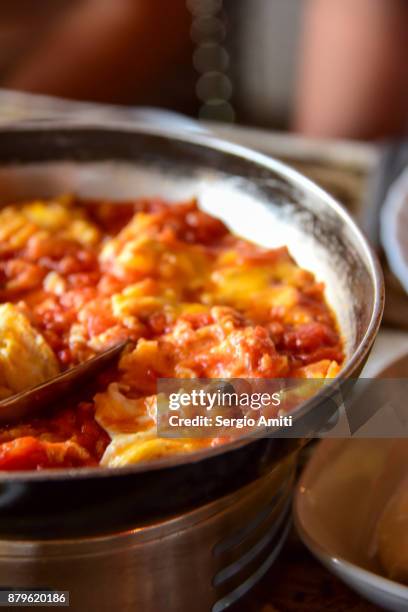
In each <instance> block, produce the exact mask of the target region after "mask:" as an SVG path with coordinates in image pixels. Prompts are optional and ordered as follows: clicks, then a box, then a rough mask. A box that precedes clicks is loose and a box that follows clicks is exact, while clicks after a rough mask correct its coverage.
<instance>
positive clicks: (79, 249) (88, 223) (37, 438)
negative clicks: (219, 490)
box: [0, 197, 343, 470]
mask: <svg viewBox="0 0 408 612" xmlns="http://www.w3.org/2000/svg"><path fill="white" fill-rule="evenodd" d="M0 282H1V285H0V287H1V288H0V303H2V306H0V329H1V331H2V347H1V351H0V391H1V394H2V397H5V396H6V395H10V394H12V393H15V392H16V391H19V390H21V389H22V388H25V387H29V386H32V385H33V384H36V383H37V382H41V381H43V380H45V379H47V378H48V377H51V376H52V375H54V374H55V373H57V372H59V371H63V370H65V369H66V368H69V367H71V366H72V365H74V364H77V363H79V362H82V361H83V360H86V359H88V358H90V357H91V356H93V355H95V354H96V353H97V352H98V351H101V350H103V349H104V348H107V347H108V346H110V345H111V344H113V343H115V342H117V341H118V340H121V339H125V338H128V339H130V341H131V342H132V343H133V344H132V348H130V349H129V350H127V351H125V353H124V354H123V356H122V357H121V359H120V362H119V364H118V367H117V368H115V369H111V370H110V371H108V372H106V373H104V374H103V375H102V376H100V377H99V379H98V381H96V388H95V389H93V390H92V392H91V391H90V390H85V389H84V390H83V392H81V393H82V395H81V394H80V397H78V398H74V397H72V398H68V399H67V401H66V402H65V403H64V404H63V405H61V406H53V407H52V408H51V409H50V410H49V411H48V413H47V414H46V415H42V416H38V417H37V418H31V419H29V420H24V421H22V422H21V423H19V424H17V425H13V426H12V425H10V426H6V427H3V428H1V429H0V469H2V470H19V469H40V468H50V467H75V466H97V465H103V466H122V465H126V464H129V463H136V462H139V461H145V460H150V459H154V458H158V457H162V456H164V455H168V454H172V453H184V452H189V451H191V450H195V449H197V448H200V447H202V446H209V445H216V444H220V443H221V442H222V440H221V439H212V440H204V439H201V440H200V439H194V440H192V439H161V438H158V437H157V434H156V406H157V396H156V381H157V380H158V379H159V378H196V377H202V378H240V377H241V378H260V377H262V378H277V377H279V378H284V377H297V378H299V377H300V378H326V377H333V376H335V375H336V374H337V373H338V371H339V368H340V367H341V365H342V361H343V345H342V340H341V337H340V334H339V331H338V328H337V324H336V321H335V317H334V315H333V313H332V312H331V310H330V308H329V307H328V305H327V303H326V301H325V296H324V285H323V284H321V283H319V282H317V281H316V280H315V278H314V276H313V275H312V274H311V273H310V272H308V271H306V270H303V269H302V268H300V267H299V266H298V265H297V264H296V262H295V261H294V260H293V259H292V257H291V256H290V254H289V253H288V251H287V249H286V248H285V247H282V248H278V249H274V250H267V249H263V248H261V247H259V246H256V245H254V244H252V243H250V242H248V241H246V240H243V239H241V238H239V237H237V236H234V235H232V234H231V233H230V232H229V231H228V229H227V228H226V226H225V225H224V224H223V223H221V222H220V221H219V220H217V219H215V218H213V217H211V216H209V215H208V214H206V213H204V212H202V211H201V210H200V209H199V208H198V206H197V203H196V202H195V201H188V202H181V203H178V204H172V205H169V204H167V203H166V202H163V201H161V200H158V199H148V200H138V201H136V202H127V203H109V202H102V201H100V202H94V201H92V202H91V201H81V200H79V199H76V198H75V197H61V198H58V199H54V200H52V201H34V202H28V203H22V204H17V205H10V206H7V207H5V208H3V209H2V210H1V211H0ZM17 355H18V357H17ZM18 359H19V360H20V361H21V363H20V364H19V365H18V364H17V360H18ZM17 368H18V372H17Z"/></svg>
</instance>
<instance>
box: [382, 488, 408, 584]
mask: <svg viewBox="0 0 408 612" xmlns="http://www.w3.org/2000/svg"><path fill="white" fill-rule="evenodd" d="M377 547H378V557H379V560H380V562H381V565H382V567H383V569H384V570H385V572H386V574H387V576H388V577H389V578H391V579H392V580H396V581H397V582H404V583H406V584H408V479H406V480H405V481H404V482H402V484H401V485H400V486H399V488H398V489H397V491H396V492H395V493H394V495H393V496H392V497H391V499H390V501H389V502H388V504H387V506H386V507H385V510H384V512H383V513H382V515H381V517H380V520H379V521H378V525H377Z"/></svg>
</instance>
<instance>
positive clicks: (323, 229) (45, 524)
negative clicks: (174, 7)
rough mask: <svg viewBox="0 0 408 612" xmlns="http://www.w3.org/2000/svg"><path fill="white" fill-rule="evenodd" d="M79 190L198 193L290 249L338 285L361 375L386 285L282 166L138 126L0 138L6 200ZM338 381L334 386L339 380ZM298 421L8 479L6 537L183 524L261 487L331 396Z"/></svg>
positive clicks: (16, 132)
mask: <svg viewBox="0 0 408 612" xmlns="http://www.w3.org/2000/svg"><path fill="white" fill-rule="evenodd" d="M63 192H75V193H77V194H79V195H81V196H84V197H103V198H113V199H117V200H121V199H122V200H123V199H129V198H134V197H138V196H164V197H165V198H166V199H168V200H177V199H182V198H187V197H191V196H197V197H198V199H199V202H200V205H201V206H202V207H203V208H204V209H205V210H207V211H209V212H210V213H212V214H214V215H216V216H219V217H220V218H222V219H223V220H224V221H225V222H226V223H227V224H228V225H229V226H230V227H231V228H232V230H233V231H235V232H237V233H239V234H241V235H242V236H244V237H246V238H248V239H251V240H253V241H256V242H258V243H259V244H262V245H264V246H269V247H274V246H279V245H283V244H286V245H287V246H288V247H289V249H290V251H291V253H292V255H293V256H294V257H295V258H296V260H297V261H298V263H299V264H300V265H301V266H302V267H305V268H307V269H309V270H311V271H313V272H314V273H315V275H316V277H317V278H318V279H321V280H323V281H324V282H325V283H326V287H327V296H328V300H329V302H330V304H331V306H332V307H333V309H334V311H335V312H336V314H337V317H338V320H339V324H340V327H341V330H342V333H343V335H344V338H345V342H346V352H347V358H346V364H345V367H344V369H343V371H342V374H341V378H342V380H346V379H350V378H352V377H355V376H357V375H358V373H359V371H360V370H361V368H362V366H363V364H364V362H365V360H366V358H367V356H368V353H369V350H370V347H371V345H372V343H373V341H374V338H375V336H376V333H377V331H378V327H379V324H380V320H381V315H382V309H383V285H382V275H381V272H380V269H379V267H378V263H377V261H376V259H375V256H374V255H373V253H372V252H371V250H370V247H369V246H368V244H367V242H366V240H365V239H364V237H363V236H362V234H361V233H360V231H359V230H358V228H357V227H356V225H355V224H354V222H353V221H352V220H351V218H350V217H349V216H348V214H347V213H346V212H345V211H344V210H343V208H342V207H341V206H340V205H339V204H338V203H337V202H336V201H334V200H333V199H332V198H331V197H330V196H329V195H327V194H326V193H324V192H323V191H322V190H321V189H319V188H318V187H317V186H315V185H314V184H313V183H311V182H310V181H308V180H307V179H305V178H303V177H302V176H301V175H299V174H298V173H297V172H295V171H293V170H291V169H290V168H288V167H287V166H285V165H283V164H281V163H280V162H278V161H276V160H274V159H271V158H269V157H266V156H263V155H261V154H258V153H255V152H253V151H250V150H247V149H244V148H242V147H239V146H237V145H235V144H230V143H226V142H221V141H218V140H215V139H213V138H211V137H208V136H203V135H200V134H198V135H197V134H189V135H177V134H175V133H174V132H167V131H165V130H162V129H160V130H159V129H157V130H156V129H154V130H153V129H152V128H145V127H142V126H134V125H125V124H120V125H108V126H103V127H102V126H90V125H78V124H76V125H75V124H71V123H58V124H56V123H53V124H44V125H41V126H38V125H37V126H35V125H32V126H30V125H24V126H20V127H19V126H16V127H7V128H2V129H1V131H0V203H6V202H10V201H16V200H19V199H22V198H32V197H34V198H35V197H47V196H52V195H56V194H60V193H63ZM335 382H336V381H334V383H335ZM335 390H336V388H335V385H334V384H333V385H332V386H330V387H329V389H326V391H325V395H324V397H323V396H317V397H315V398H313V399H312V400H310V401H307V402H305V403H304V404H303V405H302V406H301V407H300V408H299V409H298V410H297V412H296V417H295V424H296V428H297V429H295V430H294V431H298V433H299V438H297V439H296V438H293V437H290V438H289V437H285V438H280V437H271V438H262V439H255V440H254V439H252V440H248V439H246V440H238V441H235V442H233V443H231V444H227V445H225V446H223V447H222V448H218V449H209V450H205V451H200V452H197V453H195V454H193V455H184V456H176V457H169V458H167V459H163V460H157V461H153V462H151V463H148V464H138V465H134V466H128V467H125V468H119V469H102V468H100V469H94V468H92V469H88V468H83V469H75V470H54V471H51V470H44V471H39V472H20V473H0V537H3V536H10V535H13V536H17V537H31V538H32V537H41V538H47V537H53V538H56V537H63V536H70V535H78V536H79V535H90V534H93V533H101V532H104V531H108V530H112V529H126V528H129V527H130V526H132V527H135V525H137V524H143V523H144V522H146V521H151V520H154V519H156V518H163V517H166V516H170V515H172V514H173V513H178V512H181V511H184V510H187V509H189V508H193V507H195V506H197V505H199V504H202V503H205V502H209V501H211V500H213V499H215V498H217V497H219V496H220V495H224V494H227V493H230V492H232V491H234V490H236V489H237V488H238V487H240V486H242V485H244V484H246V483H248V482H250V481H251V480H254V479H256V478H258V477H259V476H260V475H261V474H262V473H264V472H265V471H266V470H268V469H270V468H271V466H272V465H273V464H275V463H276V462H277V461H279V460H280V459H281V458H282V457H284V456H287V455H288V454H289V453H292V452H295V451H296V450H297V449H298V448H299V446H300V445H302V444H303V440H302V439H301V437H300V436H303V435H304V433H305V432H306V431H308V430H309V429H313V428H314V427H316V425H317V424H321V425H323V424H324V422H325V420H327V418H328V417H329V416H330V415H331V414H332V412H333V405H334V404H333V402H332V401H331V395H334V394H335Z"/></svg>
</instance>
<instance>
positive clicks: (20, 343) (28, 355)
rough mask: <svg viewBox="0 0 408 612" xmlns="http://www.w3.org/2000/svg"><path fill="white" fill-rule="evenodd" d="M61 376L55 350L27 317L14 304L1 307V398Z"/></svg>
mask: <svg viewBox="0 0 408 612" xmlns="http://www.w3.org/2000/svg"><path fill="white" fill-rule="evenodd" d="M58 372H59V368H58V362H57V359H56V357H55V355H54V353H53V351H52V349H51V348H50V347H49V346H48V344H47V342H46V341H45V340H44V338H43V337H42V335H41V334H40V333H39V332H38V331H36V330H35V329H34V328H33V327H32V325H31V323H30V321H29V320H28V319H27V317H26V316H25V315H24V314H22V313H21V312H20V311H19V310H18V309H17V308H16V306H14V305H13V304H9V303H6V304H2V305H0V396H1V397H7V396H8V395H12V394H13V393H18V392H19V391H23V390H24V389H26V388H28V387H32V386H34V385H38V384H40V383H42V382H44V381H46V380H48V379H49V378H52V377H53V376H56V375H57V374H58Z"/></svg>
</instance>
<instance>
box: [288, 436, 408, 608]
mask: <svg viewBox="0 0 408 612" xmlns="http://www.w3.org/2000/svg"><path fill="white" fill-rule="evenodd" d="M407 474H408V440H390V439H382V440H362V439H358V440H354V439H351V440H350V439H348V440H324V441H323V442H320V443H319V445H318V447H317V448H316V450H315V452H314V454H313V456H312V458H311V460H310V462H309V463H308V465H307V467H306V469H305V470H304V472H303V474H302V477H301V479H300V481H299V483H298V486H297V490H296V496H295V502H294V515H295V524H296V527H297V530H298V532H299V535H300V537H301V538H302V540H303V542H304V543H305V544H306V546H307V547H308V548H309V549H310V550H311V552H312V553H313V554H314V555H315V556H316V557H317V558H318V559H319V560H320V561H321V562H322V563H323V565H325V566H326V567H327V568H328V569H329V570H330V571H332V572H333V573H334V574H336V575H337V576H338V577H339V578H341V580H343V581H344V582H345V583H347V584H348V585H349V586H350V587H351V588H353V589H354V590H355V591H357V592H358V593H360V594H361V595H362V596H363V597H366V598H367V599H369V600H370V601H372V602H373V603H375V604H377V605H379V606H382V607H383V608H386V609H388V610H395V611H396V612H401V611H402V610H408V586H404V585H402V584H399V583H396V582H393V581H392V580H389V579H387V578H385V577H384V576H382V575H381V572H382V570H381V567H380V565H379V563H378V561H377V560H376V555H375V541H374V537H373V534H374V529H375V525H376V522H377V520H378V517H379V515H380V513H381V512H382V510H383V508H384V506H385V503H386V502H387V500H388V499H389V497H390V495H391V494H392V492H393V491H394V490H395V488H396V486H397V484H398V482H400V481H401V479H402V478H403V477H404V476H406V475H407Z"/></svg>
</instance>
